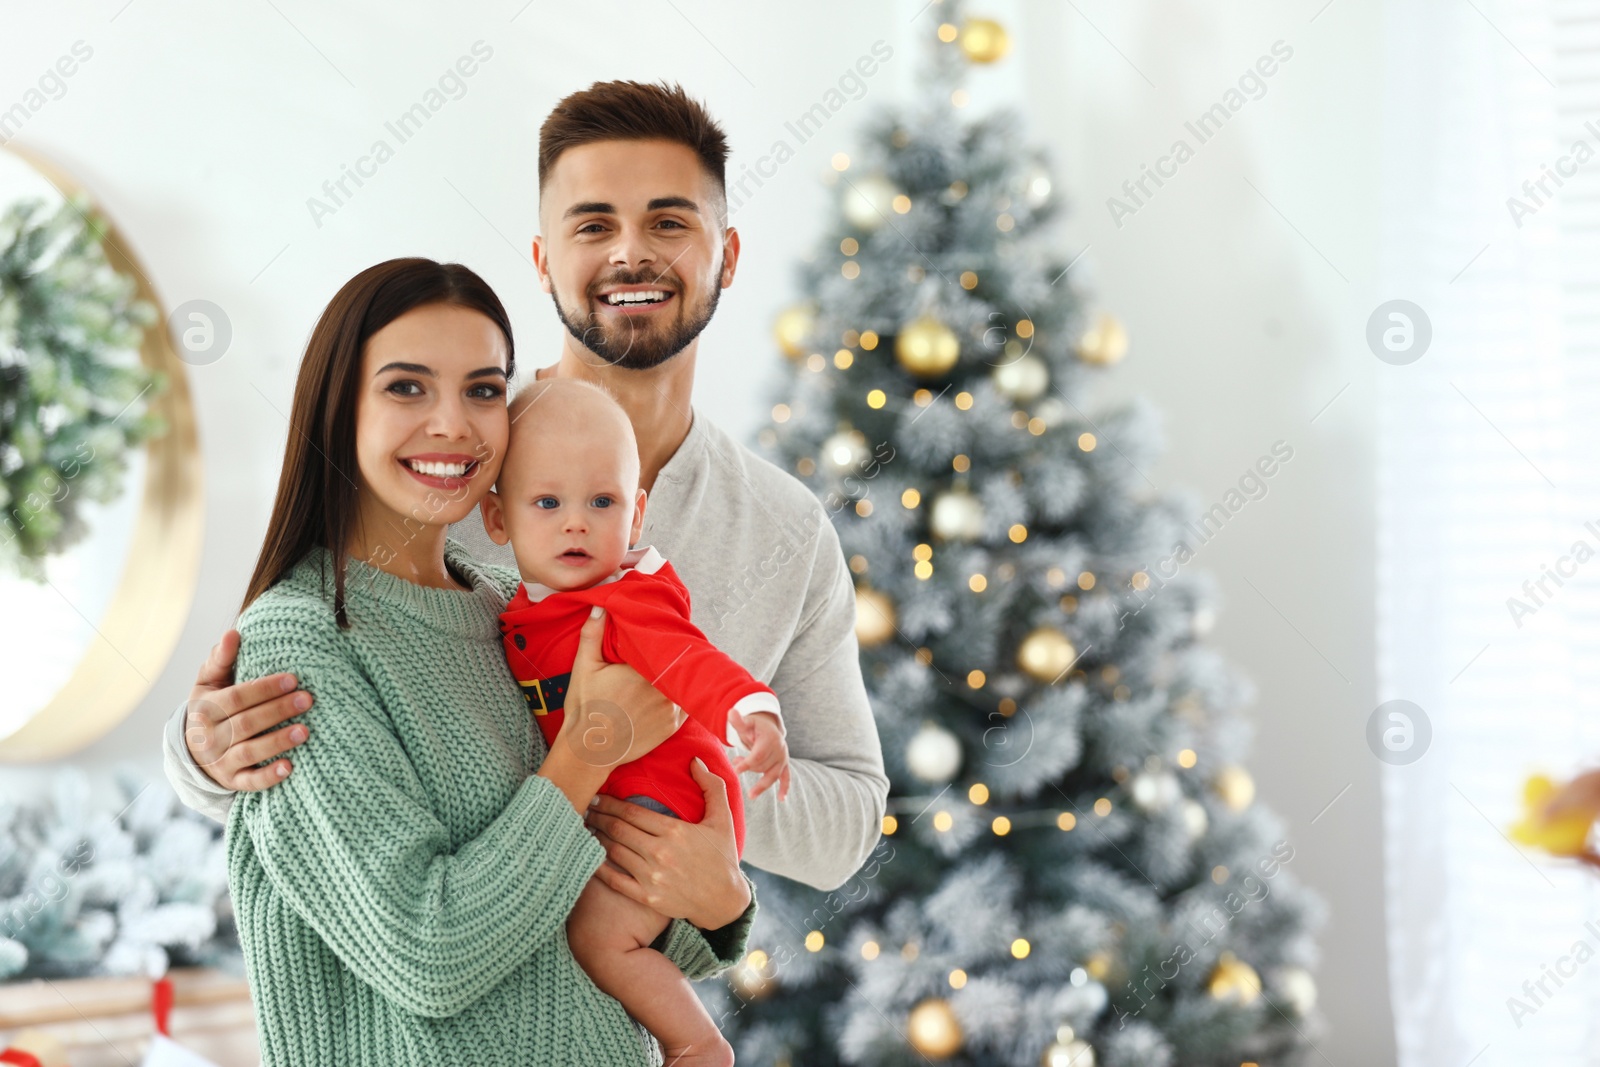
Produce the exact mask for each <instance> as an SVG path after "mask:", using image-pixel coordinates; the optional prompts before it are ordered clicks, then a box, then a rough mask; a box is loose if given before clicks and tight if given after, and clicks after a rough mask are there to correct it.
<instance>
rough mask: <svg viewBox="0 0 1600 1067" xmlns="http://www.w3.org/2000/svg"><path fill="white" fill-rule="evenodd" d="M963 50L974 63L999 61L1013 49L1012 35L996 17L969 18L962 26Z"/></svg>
mask: <svg viewBox="0 0 1600 1067" xmlns="http://www.w3.org/2000/svg"><path fill="white" fill-rule="evenodd" d="M961 51H962V53H963V54H965V55H966V57H967V58H968V59H969V60H971V61H972V62H974V63H997V62H999V61H1000V60H1002V59H1004V58H1005V57H1006V53H1007V52H1010V51H1011V35H1010V34H1008V33H1006V28H1005V27H1004V26H1002V25H1000V24H999V23H998V22H996V21H995V20H994V19H968V20H967V22H966V25H964V26H962V27H961Z"/></svg>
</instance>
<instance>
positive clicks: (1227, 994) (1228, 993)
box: [1206, 952, 1261, 1004]
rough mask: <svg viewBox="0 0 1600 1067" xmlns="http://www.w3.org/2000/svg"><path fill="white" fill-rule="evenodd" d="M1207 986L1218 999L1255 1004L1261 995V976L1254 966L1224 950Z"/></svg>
mask: <svg viewBox="0 0 1600 1067" xmlns="http://www.w3.org/2000/svg"><path fill="white" fill-rule="evenodd" d="M1206 988H1207V990H1208V991H1209V992H1210V994H1211V995H1212V996H1213V997H1215V998H1216V999H1218V1000H1231V1001H1234V1002H1236V1003H1239V1004H1253V1003H1255V1000H1256V998H1257V997H1259V996H1260V995H1261V976H1260V975H1258V974H1256V970H1255V968H1254V967H1252V966H1250V965H1249V964H1248V963H1246V962H1244V961H1243V960H1241V959H1239V958H1238V957H1236V956H1235V955H1234V954H1233V953H1231V952H1224V953H1223V954H1222V958H1221V959H1220V960H1218V961H1217V967H1216V970H1214V971H1212V972H1211V977H1210V979H1208V980H1207V983H1206Z"/></svg>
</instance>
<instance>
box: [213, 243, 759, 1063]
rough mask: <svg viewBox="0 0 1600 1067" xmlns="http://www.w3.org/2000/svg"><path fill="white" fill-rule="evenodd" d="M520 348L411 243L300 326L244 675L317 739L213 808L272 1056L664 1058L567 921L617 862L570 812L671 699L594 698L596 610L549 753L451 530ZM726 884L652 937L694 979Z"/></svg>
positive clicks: (507, 574)
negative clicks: (291, 762) (275, 690)
mask: <svg viewBox="0 0 1600 1067" xmlns="http://www.w3.org/2000/svg"><path fill="white" fill-rule="evenodd" d="M513 367H514V363H513V347H512V340H511V328H510V325H509V323H508V322H507V318H506V313H505V310H504V308H503V307H502V306H501V304H500V301H499V300H498V299H497V298H496V297H495V295H494V293H493V292H492V291H491V290H490V289H489V287H488V286H487V285H486V284H485V283H484V282H483V281H482V279H480V278H479V277H478V276H477V275H475V274H473V273H472V272H471V271H469V270H467V269H466V268H464V267H461V266H459V265H456V264H443V265H441V264H438V263H435V262H433V261H431V260H426V259H400V260H391V261H389V262H386V263H381V264H379V265H377V266H375V267H372V268H370V269H368V270H366V271H363V272H362V273H361V274H359V275H357V276H356V277H355V278H354V279H352V280H351V281H350V282H348V283H347V284H346V285H345V286H344V287H343V288H342V289H341V290H340V291H339V293H338V294H337V295H336V296H335V297H334V299H333V301H332V302H331V303H330V304H329V306H328V308H327V310H326V311H325V312H324V313H323V315H322V317H321V319H320V320H319V322H318V323H317V326H316V329H315V331H314V332H313V334H312V336H311V340H310V342H309V344H308V345H307V349H306V355H305V359H304V361H303V362H302V364H301V368H300V376H299V380H298V382H297V385H296V388H295V397H294V406H293V411H292V413H291V416H290V432H289V443H288V450H287V454H286V456H285V459H284V467H283V473H282V476H281V479H280V481H279V485H278V495H277V500H276V503H275V504H274V507H273V514H272V519H271V522H270V524H269V527H268V532H267V538H266V543H265V545H264V546H263V548H262V551H261V556H260V559H259V561H258V563H257V565H256V570H255V574H254V576H253V577H252V579H251V581H250V585H249V590H248V592H247V594H246V596H245V610H244V612H243V614H242V615H241V617H240V620H239V625H238V629H239V632H240V635H241V646H240V650H239V659H238V673H239V677H240V679H241V680H244V679H247V678H259V677H263V676H267V675H271V674H274V673H275V672H280V671H289V672H293V673H294V674H295V675H297V676H298V678H299V679H300V683H301V686H302V687H303V688H305V689H306V690H308V691H309V692H310V693H311V694H312V695H313V696H314V697H315V704H314V706H313V709H312V710H311V711H310V712H308V713H306V714H305V715H304V716H303V717H302V719H301V720H299V721H300V722H301V723H303V728H305V729H308V730H310V731H311V732H313V733H314V734H315V737H314V738H313V739H312V740H311V741H310V742H308V743H307V744H305V745H304V746H302V748H301V750H300V752H301V754H300V756H299V758H298V760H297V764H296V768H295V773H294V774H293V775H292V776H290V777H288V778H286V779H285V780H284V781H283V783H282V784H280V785H278V786H277V787H275V788H273V789H270V790H267V791H264V792H259V793H243V794H240V795H239V797H238V798H237V800H236V801H235V802H234V805H233V808H232V811H231V814H230V816H229V820H228V827H227V847H228V865H229V881H230V885H231V888H232V892H233V902H234V909H235V913H236V917H237V922H238V926H239V931H240V939H241V941H242V943H243V946H244V953H245V963H246V967H247V969H248V972H249V977H250V982H251V990H252V994H253V997H254V1000H255V1007H256V1017H257V1022H258V1027H259V1031H260V1039H261V1047H262V1055H263V1063H264V1064H265V1065H268V1067H271V1065H275V1064H302V1063H303V1064H316V1065H326V1064H340V1065H346V1064H360V1063H371V1064H374V1065H380V1064H381V1065H383V1067H393V1065H396V1064H416V1065H419V1067H420V1065H424V1064H426V1065H429V1067H434V1065H437V1064H441V1063H460V1062H471V1063H478V1064H500V1063H504V1064H518V1065H528V1064H563V1065H566V1064H571V1063H574V1062H580V1061H581V1062H583V1063H585V1064H595V1065H609V1064H618V1065H629V1067H632V1065H636V1064H646V1063H651V1062H658V1061H656V1060H655V1059H654V1048H653V1045H651V1047H650V1048H649V1050H648V1051H647V1044H651V1043H649V1042H648V1038H644V1039H643V1040H644V1042H645V1043H641V1040H642V1039H641V1033H640V1032H639V1031H636V1030H635V1029H634V1028H633V1027H632V1026H631V1024H630V1023H629V1020H628V1018H627V1016H626V1014H625V1013H624V1012H623V1011H622V1008H621V1006H620V1005H619V1004H617V1002H616V1001H614V1000H612V999H611V998H609V997H607V996H605V995H604V994H602V993H600V992H599V991H598V990H597V989H596V988H595V987H594V985H593V984H592V983H591V982H590V981H589V979H588V977H587V976H585V975H584V974H583V972H582V971H581V970H580V969H579V968H578V966H577V965H576V963H575V962H574V960H573V958H572V955H571V953H570V951H569V950H568V947H567V943H566V938H565V934H564V924H565V920H566V917H567V914H568V912H569V911H570V910H571V908H572V905H573V903H574V902H575V901H576V900H577V897H578V894H579V893H580V892H581V891H582V889H583V887H584V885H585V883H586V882H587V881H588V880H589V878H590V876H591V875H593V874H594V872H595V870H596V868H598V867H599V866H600V864H601V863H602V861H603V860H604V859H605V850H604V848H603V847H602V846H601V845H600V844H599V842H597V841H596V840H595V839H594V838H593V837H592V836H591V835H590V834H589V832H588V831H587V830H586V828H585V826H584V823H583V818H582V812H583V811H584V809H585V808H586V807H587V806H588V804H589V801H590V799H591V798H592V797H593V796H594V795H595V793H596V792H597V790H598V789H599V787H600V785H601V784H602V783H603V782H604V780H605V778H606V775H607V772H608V771H609V769H610V768H611V767H612V766H613V765H615V764H616V763H618V762H621V761H622V760H624V759H632V758H636V757H637V756H639V755H641V754H643V753H644V752H646V751H648V750H649V749H651V748H653V747H654V746H655V745H656V744H657V743H659V742H660V741H662V740H664V739H665V738H666V737H668V736H670V734H671V733H672V731H673V730H674V729H675V728H676V726H677V723H678V719H677V716H676V715H675V709H673V708H672V707H671V706H670V704H669V703H668V702H667V701H666V700H665V699H664V698H660V697H659V696H658V695H657V696H656V698H655V699H654V700H651V701H645V702H642V703H640V704H639V705H638V706H629V707H628V709H627V711H626V712H623V711H622V710H620V709H617V708H616V707H615V706H610V707H609V709H608V708H606V707H605V704H606V702H605V701H604V700H603V699H601V697H600V696H599V695H592V694H591V688H592V687H593V686H594V685H595V681H594V676H593V673H592V668H593V667H594V666H595V665H596V664H597V663H598V661H599V652H598V637H599V634H600V628H601V626H602V625H603V620H590V622H589V623H588V625H587V626H586V627H585V652H584V653H581V654H580V660H582V661H583V662H582V663H581V664H580V666H582V667H583V668H584V669H577V668H575V669H574V671H573V676H572V683H571V690H570V691H569V693H568V695H567V705H568V707H570V708H577V709H581V711H580V713H579V714H575V715H569V716H567V718H566V721H565V723H564V725H563V728H562V732H561V733H560V735H558V737H557V739H556V743H555V745H554V746H552V748H551V750H550V751H549V752H548V754H547V753H546V752H545V746H544V744H543V741H542V738H541V736H540V734H539V731H538V730H537V729H536V728H535V727H534V726H533V725H532V723H531V721H530V718H529V716H528V714H527V710H526V705H525V704H524V702H523V699H522V697H521V695H520V694H519V693H518V691H517V687H516V684H515V682H514V681H513V679H512V677H511V674H510V673H509V671H508V670H507V668H506V665H505V662H504V660H503V657H502V653H501V645H500V639H499V629H498V615H499V613H500V611H501V610H503V608H504V607H505V604H506V602H507V601H508V599H509V598H510V596H511V594H512V593H513V592H514V590H515V588H516V574H515V573H514V572H512V571H508V570H501V569H498V568H493V567H486V566H483V565H480V564H477V563H475V562H474V561H473V560H472V559H471V558H470V557H469V556H467V555H466V554H465V553H464V552H462V551H461V550H460V549H459V547H458V546H456V545H455V544H454V543H446V541H445V528H446V526H448V524H449V523H451V522H454V521H456V520H458V519H461V518H463V517H464V516H465V515H466V514H467V513H468V512H469V511H471V510H472V508H473V507H475V506H476V505H477V504H478V502H479V500H480V499H482V497H483V495H484V493H485V492H487V491H488V489H489V488H490V487H491V485H492V484H493V482H494V479H495V476H496V473H497V472H498V469H499V463H500V458H501V455H502V453H503V452H504V448H505V443H506V437H507V433H508V425H507V418H506V406H505V394H506V383H507V381H508V380H509V379H510V377H511V375H512V371H513ZM607 710H609V712H610V714H609V715H607V714H605V713H604V712H605V711H607ZM569 727H570V729H569ZM724 853H725V854H726V855H730V856H731V855H733V854H734V852H733V840H732V834H731V829H729V830H728V841H727V847H726V848H725V849H724ZM719 873H720V874H721V875H723V876H725V875H726V873H727V872H719ZM741 881H742V879H741ZM705 884H708V885H709V884H712V879H711V878H710V877H708V878H707V881H706V883H705ZM746 884H747V883H746ZM739 903H740V905H741V911H740V912H733V913H731V914H728V915H727V916H726V918H727V920H728V925H727V926H725V927H723V928H721V929H718V930H716V931H714V932H713V933H712V934H711V935H706V936H702V935H701V934H700V932H699V931H697V930H695V928H694V927H692V926H689V925H688V924H686V923H683V922H675V923H674V924H673V925H672V926H671V927H669V933H668V935H667V937H666V943H665V945H664V946H663V951H665V952H666V953H667V955H668V956H669V957H671V958H672V959H673V960H674V961H675V962H677V963H678V964H679V966H680V967H683V968H684V969H685V971H686V973H689V974H690V976H691V977H704V976H706V975H709V974H713V973H716V972H717V971H719V970H721V969H724V968H726V967H727V966H728V965H729V964H730V963H731V962H732V961H733V960H736V959H737V958H739V956H740V955H742V953H743V949H744V939H745V937H746V935H747V933H748V930H749V923H750V920H751V918H752V916H753V914H754V910H755V902H754V900H753V899H747V900H741V901H740V902H739ZM713 942H715V943H713ZM580 1050H581V1051H580Z"/></svg>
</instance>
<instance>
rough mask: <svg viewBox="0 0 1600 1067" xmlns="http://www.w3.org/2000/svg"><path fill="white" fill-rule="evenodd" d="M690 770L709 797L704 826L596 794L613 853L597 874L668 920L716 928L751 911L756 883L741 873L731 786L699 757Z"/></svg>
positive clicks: (594, 822)
mask: <svg viewBox="0 0 1600 1067" xmlns="http://www.w3.org/2000/svg"><path fill="white" fill-rule="evenodd" d="M690 773H691V774H693V775H694V778H695V781H696V782H699V783H700V788H701V789H702V790H704V791H705V795H706V814H705V818H704V819H702V820H701V821H700V822H698V823H692V822H684V821H683V820H682V819H674V818H673V817H672V816H670V815H662V814H661V813H660V812H656V811H651V810H650V809H649V808H645V807H641V806H640V805H638V804H630V803H628V802H627V801H625V800H618V799H616V798H615V797H609V796H606V795H604V794H600V795H598V796H596V797H595V805H594V806H593V807H591V808H590V809H589V814H588V823H589V825H590V826H591V827H593V828H594V831H595V837H596V838H597V839H598V840H599V841H600V843H601V844H602V845H604V846H605V849H606V862H604V863H602V864H601V865H600V869H599V870H598V871H597V872H595V877H597V878H599V879H600V880H601V881H602V882H604V883H605V884H606V885H608V886H610V887H611V888H612V889H615V890H616V891H617V892H619V893H621V894H622V895H623V896H626V897H629V898H631V899H633V900H636V901H638V902H639V903H641V904H644V905H646V906H647V907H650V908H653V909H655V910H656V911H658V912H660V913H661V914H662V915H666V916H668V917H669V918H673V919H687V920H688V921H689V922H691V923H693V924H694V925H695V926H698V927H699V928H700V929H702V930H716V929H719V928H720V927H723V926H726V925H728V924H729V923H731V922H733V920H735V919H737V918H738V917H739V916H741V915H743V914H744V912H745V909H746V908H748V907H749V906H750V886H749V883H747V882H746V881H745V880H744V875H742V874H740V873H739V858H738V852H737V848H738V845H737V842H736V841H735V839H734V836H733V815H732V813H730V812H729V810H728V788H727V785H726V783H724V782H723V780H722V779H721V778H720V777H718V776H717V775H715V774H712V773H711V770H710V769H709V768H708V767H706V765H705V764H704V763H702V762H701V761H700V760H699V759H698V758H697V759H696V760H695V761H694V762H693V763H692V764H691V765H690Z"/></svg>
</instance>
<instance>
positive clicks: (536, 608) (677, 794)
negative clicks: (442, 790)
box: [500, 546, 781, 855]
mask: <svg viewBox="0 0 1600 1067" xmlns="http://www.w3.org/2000/svg"><path fill="white" fill-rule="evenodd" d="M597 604H598V605H599V606H600V607H602V608H604V609H605V611H606V624H605V638H604V640H603V641H602V642H601V646H600V654H601V655H602V656H603V657H604V658H605V660H606V661H607V662H608V663H626V664H628V665H629V666H631V667H633V669H634V670H636V671H638V672H639V674H640V675H642V676H643V677H644V680H645V681H647V682H649V683H650V684H651V685H653V686H654V687H655V688H656V689H657V690H659V691H660V692H661V693H662V694H663V695H664V696H666V697H667V699H669V700H671V701H672V702H673V703H675V704H677V705H679V706H680V707H682V708H683V709H684V711H685V712H687V713H688V718H687V719H686V720H685V721H684V724H683V725H682V726H680V727H679V728H678V731H677V732H676V733H674V734H673V735H672V736H671V737H669V738H667V740H665V741H663V742H662V743H661V744H659V745H657V746H656V747H655V748H653V749H651V750H650V751H649V752H647V753H645V754H644V755H643V756H641V757H639V758H638V759H636V760H631V761H629V762H628V763H623V764H619V765H618V766H616V767H615V768H613V769H612V771H611V775H610V777H608V778H607V779H606V782H605V785H603V786H601V788H600V792H602V793H605V794H606V795H607V796H613V797H618V798H620V799H626V798H627V797H630V796H634V795H636V794H641V793H642V794H644V795H646V796H649V797H653V798H655V799H656V800H659V801H661V802H662V803H663V804H665V805H666V806H667V807H669V808H671V809H672V811H673V813H674V814H675V815H677V816H678V817H679V818H681V819H683V820H684V821H685V822H694V823H697V822H699V821H700V820H701V819H703V818H704V817H705V808H706V804H705V794H704V793H703V792H702V791H701V789H700V786H699V785H698V784H696V782H695V780H694V777H693V775H691V774H690V773H689V766H690V763H691V762H692V761H693V760H694V758H695V757H696V756H699V757H700V759H701V760H702V761H704V763H705V765H706V767H707V768H708V769H709V770H710V771H711V772H712V773H713V774H717V775H719V776H720V777H721V778H722V780H723V781H724V782H726V783H727V784H728V808H729V810H730V811H731V813H732V815H733V833H734V839H735V841H736V842H737V844H738V849H739V854H740V855H743V854H744V796H743V791H742V789H741V787H740V784H739V776H738V775H737V774H736V773H734V770H733V764H732V762H731V761H730V760H729V759H728V753H727V750H726V749H725V748H724V747H723V744H722V741H721V740H720V739H721V738H724V737H725V738H727V743H728V744H729V745H733V744H735V742H736V740H737V734H735V732H734V730H733V725H732V723H730V722H729V721H728V711H729V710H730V709H732V710H737V711H738V712H739V713H740V714H741V715H748V714H750V713H751V712H755V711H770V712H772V713H774V714H777V713H778V710H779V709H778V697H777V694H776V693H774V692H773V691H772V689H771V688H770V687H768V686H766V685H763V684H762V683H760V682H758V681H756V680H755V679H754V678H753V677H751V676H750V673H749V672H748V671H746V670H745V669H744V668H743V667H741V666H739V664H738V663H736V662H735V661H734V660H733V659H732V658H731V657H729V656H728V655H726V654H724V653H723V652H721V651H719V650H718V649H717V647H716V646H715V645H713V644H712V643H711V642H710V641H709V640H707V639H706V636H705V634H703V633H701V632H700V630H699V628H698V627H696V626H695V625H694V624H693V623H692V622H690V621H689V590H688V589H687V588H685V586H684V584H683V582H682V581H681V580H680V579H679V578H678V574H677V572H676V571H675V570H673V569H672V564H670V563H668V562H667V561H666V560H665V559H664V558H662V556H661V554H660V553H659V552H657V551H656V550H655V549H654V548H651V547H648V546H646V547H643V548H635V549H630V550H629V551H628V554H627V555H626V556H624V557H623V561H622V565H621V566H620V567H618V568H617V570H616V571H615V572H614V573H612V574H611V575H610V576H609V577H607V578H603V579H601V580H600V581H599V582H598V583H596V584H595V585H592V586H590V587H588V588H587V589H568V590H556V589H552V588H550V587H549V586H546V585H541V584H540V583H538V582H534V583H532V584H531V585H530V584H529V583H526V582H524V583H523V584H522V585H521V586H519V587H518V588H517V595H516V596H514V597H513V598H512V599H511V603H510V604H509V605H508V606H507V607H506V610H505V611H504V612H503V613H502V614H501V615H500V632H501V633H502V634H504V636H505V648H506V662H507V663H509V664H510V666H511V673H512V674H513V675H515V676H516V679H517V681H518V682H519V683H520V684H521V685H522V695H523V696H524V697H526V698H527V700H528V706H529V707H530V708H531V709H532V710H533V713H534V716H535V719H536V721H537V722H538V724H539V729H540V730H541V731H542V732H543V733H544V739H545V742H546V744H554V743H555V739H556V734H557V733H558V732H559V731H560V729H561V722H562V719H563V718H564V717H565V716H564V713H563V707H562V706H563V704H564V698H565V695H566V690H567V682H568V679H569V677H570V675H571V672H572V664H573V662H574V661H575V660H576V659H577V655H578V632H579V630H581V629H582V628H583V624H584V621H585V620H586V619H588V617H589V611H590V609H591V608H592V607H593V606H594V605H597ZM780 722H781V719H780Z"/></svg>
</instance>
